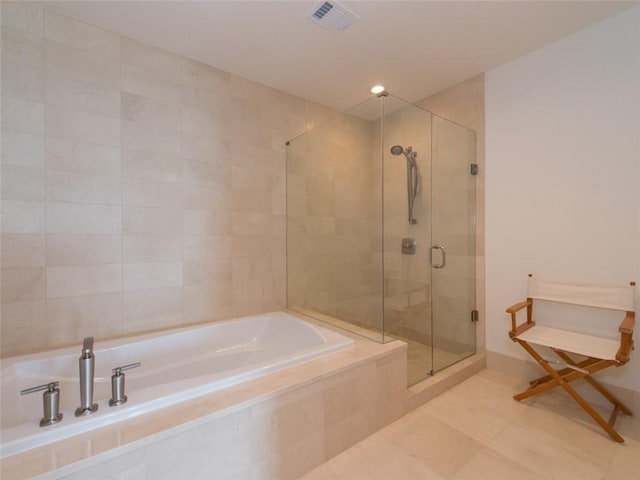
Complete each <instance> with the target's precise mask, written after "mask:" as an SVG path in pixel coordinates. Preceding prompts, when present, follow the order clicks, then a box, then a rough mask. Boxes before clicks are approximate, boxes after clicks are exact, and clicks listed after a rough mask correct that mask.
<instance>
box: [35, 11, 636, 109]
mask: <svg viewBox="0 0 640 480" xmlns="http://www.w3.org/2000/svg"><path fill="white" fill-rule="evenodd" d="M42 3H44V4H45V5H46V6H48V7H49V8H51V9H53V10H56V11H58V12H60V13H64V14H66V15H69V16H71V17H74V18H77V19H79V20H83V21H85V22H87V23H90V24H93V25H97V26H99V27H102V28H105V29H107V30H110V31H113V32H116V33H119V34H122V35H125V36H128V37H132V38H135V39H137V40H140V41H143V42H146V43H148V44H151V45H155V46H157V47H161V48H163V49H165V50H169V51H171V52H175V53H178V54H181V55H184V56H186V57H189V58H192V59H194V60H198V61H200V62H203V63H207V64H209V65H212V66H214V67H217V68H220V69H222V70H226V71H228V72H231V73H234V74H236V75H240V76H242V77H246V78H249V79H251V80H254V81H257V82H260V83H263V84H266V85H269V86H271V87H274V88H277V89H280V90H284V91H286V92H290V93H293V94H295V95H299V96H301V97H304V98H307V99H310V100H314V101H317V102H320V103H323V104H325V105H328V106H331V107H334V108H337V109H339V110H346V109H348V108H350V107H352V106H353V105H355V104H357V103H359V102H361V101H363V100H365V99H366V98H368V97H369V96H370V95H371V94H370V93H369V88H370V87H371V86H372V85H374V84H376V83H382V84H384V85H385V86H386V87H387V90H389V91H390V92H391V93H393V94H394V95H397V96H399V97H402V98H404V99H406V100H408V101H411V102H415V101H418V100H420V99H422V98H424V97H426V96H428V95H430V94H432V93H435V92H437V91H439V90H442V89H443V88H446V87H448V86H451V85H454V84H456V83H458V82H460V81H463V80H465V79H467V78H470V77H472V76H474V75H477V74H479V73H482V72H485V71H487V70H489V69H491V68H493V67H496V66H498V65H500V64H503V63H506V62H509V61H511V60H513V59H515V58H517V57H519V56H521V55H523V54H525V53H527V52H530V51H533V50H536V49H538V48H540V47H542V46H544V45H546V44H548V43H551V42H553V41H555V40H558V39H560V38H562V37H564V36H567V35H570V34H572V33H574V32H576V31H578V30H580V29H582V28H585V27H586V26H589V25H591V24H593V23H595V22H597V21H599V20H601V19H603V18H605V17H607V16H610V15H613V14H615V13H617V12H620V11H622V10H624V9H626V8H628V7H629V6H631V5H634V4H636V3H637V2H614V1H602V2H600V1H567V2H559V1H552V2H544V1H514V0H512V1H494V2H484V1H466V2H463V1H412V2H399V1H345V2H343V4H344V5H345V6H347V8H349V9H350V10H351V11H352V12H354V13H355V14H356V15H358V16H359V20H358V22H356V23H355V24H354V25H352V26H351V27H350V28H349V29H348V30H347V31H345V32H344V33H343V34H341V35H334V34H332V33H330V32H328V31H326V30H324V29H322V28H321V27H319V26H317V25H315V24H313V23H312V22H311V21H309V20H307V19H306V16H307V15H308V13H309V12H310V11H311V10H312V9H313V8H314V6H315V5H316V4H318V3H319V2H317V1H312V2H309V1H306V0H297V1H242V0H236V1H200V2H192V1H177V0H175V1H134V2H131V1H123V2H114V1H46V2H42Z"/></svg>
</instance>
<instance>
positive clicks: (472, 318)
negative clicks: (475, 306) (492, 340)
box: [471, 310, 478, 323]
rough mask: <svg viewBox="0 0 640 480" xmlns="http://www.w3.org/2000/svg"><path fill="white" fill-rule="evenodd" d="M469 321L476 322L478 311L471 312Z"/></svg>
mask: <svg viewBox="0 0 640 480" xmlns="http://www.w3.org/2000/svg"><path fill="white" fill-rule="evenodd" d="M471 321H472V322H473V323H476V322H477V321H478V310H471Z"/></svg>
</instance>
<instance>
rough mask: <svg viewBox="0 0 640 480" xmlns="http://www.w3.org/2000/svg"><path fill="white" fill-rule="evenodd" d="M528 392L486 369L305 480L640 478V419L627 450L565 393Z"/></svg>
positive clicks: (626, 426) (632, 422)
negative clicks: (520, 396)
mask: <svg viewBox="0 0 640 480" xmlns="http://www.w3.org/2000/svg"><path fill="white" fill-rule="evenodd" d="M524 386H525V385H524V384H523V383H522V382H520V381H518V380H515V379H514V378H512V377H509V376H506V375H503V374H501V373H498V372H496V371H493V370H483V371H482V372H480V373H479V374H477V375H475V376H473V377H471V378H470V379H468V380H467V381H465V382H463V383H461V384H460V385H458V386H456V387H454V388H452V389H451V390H449V391H448V392H446V393H444V394H442V395H441V396H439V397H437V398H435V399H434V400H432V401H431V402H429V403H427V404H425V405H423V406H422V407H420V408H418V409H417V410H415V411H413V412H411V413H409V414H408V415H406V416H404V417H403V418H401V419H400V420H398V421H396V422H395V423H393V424H391V425H389V426H388V427H386V428H384V429H382V430H380V431H378V432H377V433H375V434H373V435H372V436H370V437H368V438H367V439H365V440H363V441H362V442H360V443H358V444H357V445H355V446H353V447H352V448H350V449H349V450H346V451H345V452H343V453H342V454H340V455H338V456H337V457H334V458H333V459H331V460H329V461H328V462H326V463H324V464H323V465H321V466H319V467H318V468H316V469H315V470H313V471H311V472H309V473H308V474H307V475H305V476H304V477H303V480H359V479H362V480H365V479H366V480H376V479H381V480H382V479H384V480H388V479H391V480H413V479H420V480H432V479H433V480H441V479H453V480H501V479H506V480H517V479H526V480H541V479H561V480H573V479H575V480H591V479H594V480H596V479H597V480H626V479H633V480H638V479H640V413H638V414H636V416H635V417H624V416H622V415H621V416H620V417H619V419H618V423H617V424H616V427H617V429H618V431H619V432H620V433H621V434H622V436H623V437H625V439H626V442H625V444H623V445H620V444H617V443H615V442H613V441H612V440H610V439H609V437H608V436H607V435H606V434H605V433H604V432H603V431H602V430H601V429H600V427H599V426H597V425H596V424H595V423H594V422H593V421H592V420H591V418H590V417H588V416H587V415H586V414H585V413H584V412H583V411H582V409H580V407H578V406H577V405H576V404H575V402H573V400H571V399H570V398H569V397H568V396H567V395H566V394H564V393H563V392H560V391H554V392H552V393H547V394H545V395H542V396H538V397H537V398H535V399H530V400H527V401H526V403H518V402H516V401H514V400H513V399H512V398H511V397H512V395H513V394H514V393H516V392H518V391H520V390H522V389H523V388H524ZM601 413H602V414H604V413H607V412H605V411H602V412H601ZM605 418H608V413H607V416H606V417H605Z"/></svg>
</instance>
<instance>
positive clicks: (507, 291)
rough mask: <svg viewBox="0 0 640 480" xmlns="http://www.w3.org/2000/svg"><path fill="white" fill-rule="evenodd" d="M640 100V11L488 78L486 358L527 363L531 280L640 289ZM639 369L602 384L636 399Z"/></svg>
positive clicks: (637, 362)
mask: <svg viewBox="0 0 640 480" xmlns="http://www.w3.org/2000/svg"><path fill="white" fill-rule="evenodd" d="M639 92H640V7H638V6H636V7H634V8H632V9H630V10H626V11H625V12H623V13H622V14H619V15H617V16H615V17H612V18H610V19H607V20H605V21H603V22H600V23H598V24H596V25H594V26H592V27H590V28H588V29H585V30H583V31H581V32H578V33H576V34H574V35H572V36H570V37H567V38H565V39H562V40H560V41H558V42H556V43H554V44H551V45H549V46H547V47H545V48H543V49H540V50H538V51H536V52H533V53H531V54H529V55H527V56H525V57H522V58H520V59H518V60H516V61H514V62H511V63H509V64H506V65H503V66H500V67H498V68H496V69H494V70H491V71H490V72H488V73H487V74H486V165H487V166H486V243H487V245H486V281H487V350H489V351H494V352H498V353H502V354H506V355H509V356H514V357H522V358H524V352H521V351H520V350H521V349H520V347H518V346H517V345H516V344H514V343H512V342H511V341H510V340H509V339H508V337H507V330H508V329H509V328H510V327H509V326H510V322H509V317H508V316H507V314H506V313H505V311H504V310H505V308H506V307H507V306H509V305H510V304H512V303H515V302H516V301H520V300H523V299H524V297H526V276H527V273H528V272H531V273H533V274H534V275H536V276H538V277H541V278H551V279H566V280H575V281H585V282H603V283H627V282H628V281H630V280H636V281H637V282H638V283H639V284H640V193H639V192H640V93H639ZM636 293H637V294H638V295H637V296H636V310H637V311H638V310H640V288H637V292H636ZM621 318H622V317H621V316H618V317H616V320H615V322H616V323H617V321H618V320H621ZM574 320H575V319H574ZM592 321H593V320H592V319H589V320H588V321H587V322H586V324H585V325H584V328H585V330H593V329H596V328H597V327H596V325H594V324H592V323H590V322H592ZM636 331H637V333H638V334H637V335H636V337H637V338H640V325H639V326H638V328H637V329H636ZM637 343H638V344H640V341H637ZM634 357H635V358H633V359H632V361H631V363H630V364H629V365H627V366H625V367H623V368H620V369H615V370H616V371H615V372H614V373H612V374H609V376H607V375H602V378H603V380H605V381H607V382H610V383H612V384H615V385H618V386H621V387H626V388H631V389H633V390H636V391H640V348H639V349H638V351H636V353H635V355H634Z"/></svg>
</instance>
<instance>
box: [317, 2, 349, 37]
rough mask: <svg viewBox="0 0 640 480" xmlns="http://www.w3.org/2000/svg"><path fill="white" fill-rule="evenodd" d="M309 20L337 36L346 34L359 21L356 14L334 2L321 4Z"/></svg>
mask: <svg viewBox="0 0 640 480" xmlns="http://www.w3.org/2000/svg"><path fill="white" fill-rule="evenodd" d="M307 18H309V20H311V21H312V22H314V23H317V24H318V25H320V26H321V27H322V28H325V29H327V30H329V31H330V32H333V33H335V34H339V33H342V32H344V31H345V30H346V29H347V28H349V27H350V26H351V25H352V24H353V23H355V22H356V21H357V20H358V17H356V15H355V14H353V13H351V12H350V11H349V10H347V8H346V7H343V6H342V5H339V4H338V3H336V2H334V1H333V0H332V1H331V2H324V1H323V2H320V3H319V4H318V5H316V7H315V8H314V9H313V10H312V11H311V13H309V15H308V16H307Z"/></svg>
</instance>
